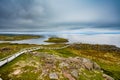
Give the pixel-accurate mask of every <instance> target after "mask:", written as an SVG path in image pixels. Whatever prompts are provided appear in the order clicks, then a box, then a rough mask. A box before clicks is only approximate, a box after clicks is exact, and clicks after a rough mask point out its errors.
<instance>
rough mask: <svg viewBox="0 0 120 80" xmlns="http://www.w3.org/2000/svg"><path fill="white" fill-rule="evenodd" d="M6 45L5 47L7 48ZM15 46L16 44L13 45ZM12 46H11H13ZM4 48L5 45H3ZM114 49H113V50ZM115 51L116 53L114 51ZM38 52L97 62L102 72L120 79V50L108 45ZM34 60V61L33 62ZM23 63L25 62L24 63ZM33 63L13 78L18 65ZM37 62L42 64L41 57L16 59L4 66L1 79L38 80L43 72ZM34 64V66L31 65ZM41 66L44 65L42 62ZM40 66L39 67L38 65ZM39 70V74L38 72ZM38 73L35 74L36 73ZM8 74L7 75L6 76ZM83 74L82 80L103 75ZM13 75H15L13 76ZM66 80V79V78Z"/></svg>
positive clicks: (94, 78)
mask: <svg viewBox="0 0 120 80" xmlns="http://www.w3.org/2000/svg"><path fill="white" fill-rule="evenodd" d="M7 45H8V44H6V45H5V46H7ZM12 45H15V44H12ZM12 45H10V46H12ZM64 45H66V44H51V45H42V46H44V47H62V46H64ZM1 46H3V47H4V45H1ZM111 47H113V48H111ZM113 49H114V50H115V49H116V50H115V51H114V50H113ZM36 52H43V53H48V54H55V55H58V56H61V57H66V58H67V57H73V56H74V57H76V56H80V57H85V58H89V59H91V60H93V61H95V62H97V63H98V64H99V65H100V67H101V68H102V70H103V71H104V72H105V73H106V74H108V75H110V76H112V77H113V78H114V79H115V80H119V79H120V76H119V75H120V52H119V48H117V47H114V46H108V45H91V44H73V45H71V46H70V47H68V48H65V49H61V50H48V49H46V50H45V49H41V50H37V51H36ZM33 60H34V61H33ZM22 61H24V62H23V63H22ZM29 62H31V63H30V64H28V65H26V66H24V67H23V66H22V68H21V71H24V70H25V72H24V73H21V74H20V76H17V77H15V76H11V75H10V74H12V73H13V72H14V71H15V70H16V68H17V69H19V68H20V65H16V64H18V63H19V64H21V65H24V64H27V63H29ZM37 62H40V59H39V57H37V56H32V55H30V54H23V55H21V56H20V57H18V58H16V59H15V60H13V61H12V62H10V63H8V64H7V65H5V66H3V67H1V68H0V77H1V78H3V79H4V80H9V79H10V78H13V80H20V79H22V80H26V79H29V80H36V77H38V76H39V74H41V70H39V68H37V67H36V65H37V64H38V63H37ZM31 64H32V65H31ZM41 64H44V63H42V62H41ZM37 66H38V65H37ZM36 70H38V72H36ZM32 71H34V72H36V73H34V72H32ZM5 74H6V75H5ZM83 74H87V76H88V77H85V76H83ZM83 74H81V75H80V79H81V80H87V79H91V80H92V79H93V80H102V77H101V75H102V73H99V72H97V73H96V72H94V71H93V72H89V71H86V70H85V71H83ZM94 74H96V75H95V76H96V77H93V76H91V75H94ZM12 75H13V74H12ZM46 80H49V78H48V77H46ZM64 80H65V78H64ZM66 80H67V79H66Z"/></svg>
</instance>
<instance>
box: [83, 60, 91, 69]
mask: <svg viewBox="0 0 120 80" xmlns="http://www.w3.org/2000/svg"><path fill="white" fill-rule="evenodd" d="M82 64H83V65H84V67H85V68H86V69H88V70H93V62H92V61H90V60H89V59H86V58H83V61H82Z"/></svg>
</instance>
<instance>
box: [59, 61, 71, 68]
mask: <svg viewBox="0 0 120 80" xmlns="http://www.w3.org/2000/svg"><path fill="white" fill-rule="evenodd" d="M59 66H60V68H63V67H68V66H69V64H67V63H65V62H62V63H60V64H59Z"/></svg>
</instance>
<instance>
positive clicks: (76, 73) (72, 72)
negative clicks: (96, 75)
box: [71, 70, 79, 78]
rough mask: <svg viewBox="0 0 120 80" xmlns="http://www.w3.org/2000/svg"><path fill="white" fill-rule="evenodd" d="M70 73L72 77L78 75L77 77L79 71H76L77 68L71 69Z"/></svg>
mask: <svg viewBox="0 0 120 80" xmlns="http://www.w3.org/2000/svg"><path fill="white" fill-rule="evenodd" d="M71 75H72V76H73V77H75V78H78V77H79V72H78V70H72V71H71Z"/></svg>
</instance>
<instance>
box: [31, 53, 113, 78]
mask: <svg viewBox="0 0 120 80" xmlns="http://www.w3.org/2000/svg"><path fill="white" fill-rule="evenodd" d="M31 54H32V53H31ZM33 56H37V57H39V58H40V63H41V62H42V64H41V69H42V73H41V76H40V79H43V78H44V77H45V76H47V75H48V77H49V79H53V80H64V79H65V78H67V79H68V80H79V78H80V75H82V76H85V78H86V80H87V79H89V78H90V77H94V76H95V75H96V74H99V75H100V74H103V73H102V70H101V68H100V66H99V65H98V64H97V63H96V62H93V61H91V60H90V59H87V58H82V57H69V58H65V57H60V56H56V55H51V54H48V53H38V54H37V53H35V52H33ZM86 71H88V72H86ZM89 72H90V73H89ZM87 73H89V74H91V73H92V74H93V75H89V74H87ZM101 77H102V78H103V79H105V80H114V79H113V78H112V77H110V76H108V75H106V74H103V76H102V75H101Z"/></svg>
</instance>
